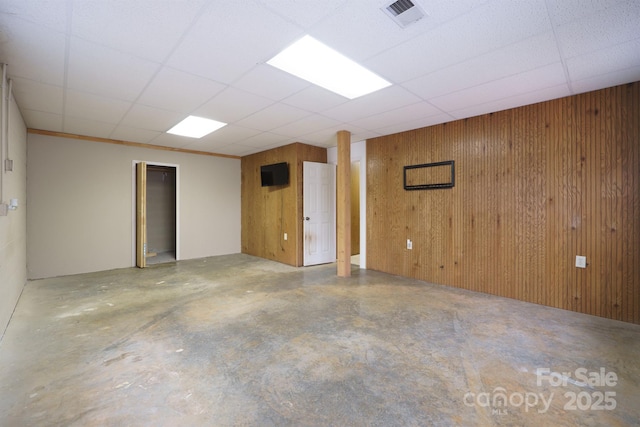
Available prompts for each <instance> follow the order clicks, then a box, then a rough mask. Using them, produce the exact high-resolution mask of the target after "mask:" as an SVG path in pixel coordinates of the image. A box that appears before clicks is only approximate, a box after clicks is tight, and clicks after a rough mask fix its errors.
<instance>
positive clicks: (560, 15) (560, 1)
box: [547, 0, 624, 26]
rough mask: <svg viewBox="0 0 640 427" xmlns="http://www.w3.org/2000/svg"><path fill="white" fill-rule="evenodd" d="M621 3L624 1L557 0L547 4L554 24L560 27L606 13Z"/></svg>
mask: <svg viewBox="0 0 640 427" xmlns="http://www.w3.org/2000/svg"><path fill="white" fill-rule="evenodd" d="M621 1H624V0H589V1H585V0H555V1H548V2H547V9H548V10H549V16H551V20H552V21H553V24H554V25H556V26H558V25H562V24H566V23H568V22H571V21H577V20H583V19H586V18H588V17H589V16H590V15H594V14H599V13H601V12H605V11H606V9H609V8H611V7H613V6H615V5H616V4H617V3H620V2H621Z"/></svg>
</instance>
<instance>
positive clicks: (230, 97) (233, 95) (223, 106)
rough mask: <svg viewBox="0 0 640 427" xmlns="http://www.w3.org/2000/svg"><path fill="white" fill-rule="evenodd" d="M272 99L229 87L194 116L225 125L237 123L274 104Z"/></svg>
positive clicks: (196, 111)
mask: <svg viewBox="0 0 640 427" xmlns="http://www.w3.org/2000/svg"><path fill="white" fill-rule="evenodd" d="M273 103H274V102H273V101H272V100H271V99H268V98H264V97H261V96H258V95H254V94H252V93H249V92H245V91H243V90H239V89H236V88H234V87H228V88H227V89H225V90H223V91H222V92H220V93H219V94H217V95H216V96H215V97H214V98H213V99H211V100H210V101H209V102H207V103H206V104H204V105H203V106H202V107H200V108H198V109H197V110H195V111H194V113H193V114H194V115H196V116H203V117H209V118H212V119H215V120H219V121H222V122H225V123H233V122H236V121H238V120H240V119H242V118H244V117H246V116H248V115H251V114H253V113H256V112H258V111H260V110H262V109H263V108H265V107H268V106H269V105H271V104H273Z"/></svg>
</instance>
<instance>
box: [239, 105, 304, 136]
mask: <svg viewBox="0 0 640 427" xmlns="http://www.w3.org/2000/svg"><path fill="white" fill-rule="evenodd" d="M308 115H309V113H308V112H307V111H304V110H300V109H298V108H294V107H290V106H288V105H284V104H274V105H272V106H270V107H267V108H265V109H264V110H261V111H258V112H257V113H255V114H252V115H251V116H249V117H247V118H244V119H242V120H239V121H238V122H237V123H236V124H238V125H240V126H245V127H248V128H251V129H257V130H262V131H270V130H272V129H275V128H277V127H280V126H284V125H286V124H288V123H291V122H294V121H296V120H299V119H301V118H303V117H306V116H308Z"/></svg>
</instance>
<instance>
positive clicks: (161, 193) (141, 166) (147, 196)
mask: <svg viewBox="0 0 640 427" xmlns="http://www.w3.org/2000/svg"><path fill="white" fill-rule="evenodd" d="M134 164H135V168H134V169H135V171H136V172H135V175H136V179H135V180H134V182H135V187H136V188H135V192H134V193H135V198H136V200H135V205H134V216H135V221H134V223H135V230H134V236H135V239H134V240H135V241H134V246H135V250H134V252H135V261H134V263H135V265H137V266H138V267H141V268H142V267H146V266H147V265H153V264H161V263H165V262H171V261H176V260H178V259H179V245H178V242H179V239H178V235H179V230H178V215H179V212H178V167H177V165H167V164H148V163H146V162H134Z"/></svg>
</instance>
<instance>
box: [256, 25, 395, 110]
mask: <svg viewBox="0 0 640 427" xmlns="http://www.w3.org/2000/svg"><path fill="white" fill-rule="evenodd" d="M267 64H269V65H272V66H274V67H276V68H279V69H281V70H283V71H286V72H287V73H291V74H293V75H294V76H297V77H300V78H301V79H304V80H307V81H309V82H311V83H313V84H316V85H318V86H321V87H323V88H325V89H328V90H330V91H332V92H335V93H337V94H339V95H342V96H344V97H346V98H349V99H354V98H357V97H359V96H363V95H366V94H368V93H371V92H375V91H377V90H380V89H382V88H385V87H387V86H391V83H389V82H388V81H386V80H385V79H383V78H381V77H380V76H378V75H376V74H374V73H372V72H371V71H369V70H367V69H366V68H364V67H363V66H361V65H360V64H357V63H356V62H354V61H352V60H351V59H349V58H347V57H346V56H344V55H342V54H341V53H338V52H336V51H335V50H333V49H331V48H330V47H328V46H326V45H324V44H322V43H320V42H319V41H318V40H316V39H314V38H313V37H311V36H304V37H303V38H301V39H300V40H298V41H297V42H295V43H294V44H292V45H291V46H289V47H288V48H286V49H285V50H283V51H282V52H280V53H279V54H277V55H276V56H274V57H273V58H271V59H270V60H269V61H267Z"/></svg>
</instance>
